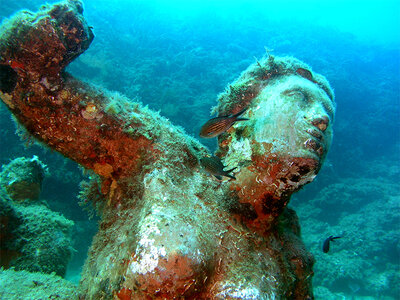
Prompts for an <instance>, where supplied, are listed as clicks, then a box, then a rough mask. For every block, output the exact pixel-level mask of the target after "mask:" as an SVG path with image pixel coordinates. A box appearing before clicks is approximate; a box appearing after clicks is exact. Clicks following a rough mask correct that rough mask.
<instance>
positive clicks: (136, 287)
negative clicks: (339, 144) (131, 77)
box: [0, 1, 334, 299]
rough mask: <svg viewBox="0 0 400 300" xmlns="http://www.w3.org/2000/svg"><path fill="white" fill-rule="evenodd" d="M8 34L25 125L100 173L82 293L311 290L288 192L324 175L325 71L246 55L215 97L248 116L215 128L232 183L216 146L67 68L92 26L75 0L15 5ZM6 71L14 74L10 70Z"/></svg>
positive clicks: (6, 98) (252, 294) (158, 295)
mask: <svg viewBox="0 0 400 300" xmlns="http://www.w3.org/2000/svg"><path fill="white" fill-rule="evenodd" d="M1 32H2V35H1V36H0V57H1V61H0V66H1V68H0V72H1V74H0V81H1V83H0V87H1V89H0V90H1V92H0V97H1V99H2V100H3V102H4V103H5V104H6V105H7V106H8V108H9V109H10V111H11V113H12V114H13V115H14V116H15V117H16V119H17V120H18V122H19V123H20V124H22V125H23V126H24V127H25V128H26V129H27V131H28V132H29V133H30V134H31V135H32V136H34V137H35V138H36V139H38V140H39V141H41V142H42V143H43V144H46V145H47V146H49V147H51V148H52V149H55V150H57V151H59V152H60V153H62V154H63V155H65V156H66V157H68V158H70V159H72V160H74V161H76V162H77V163H79V164H80V165H82V166H83V167H85V168H86V169H88V170H92V172H93V176H92V180H91V181H90V182H89V183H86V184H85V188H84V190H83V191H82V197H85V198H86V200H90V201H92V202H93V203H94V205H95V207H96V208H97V210H98V212H99V214H100V215H101V223H100V226H99V232H98V233H97V234H96V236H95V238H94V240H93V244H92V247H91V249H90V251H89V256H88V259H87V261H86V264H85V266H84V271H83V274H82V279H81V283H80V294H81V297H82V298H83V299H113V298H114V299H173V298H185V299H232V298H238V297H240V298H241V299H263V298H290V299H311V298H312V297H313V296H312V288H311V278H312V264H313V258H312V256H311V255H310V254H309V253H308V252H307V251H306V250H305V248H304V245H303V243H302V241H301V238H300V229H299V225H298V220H297V217H296V214H295V213H294V211H292V210H290V209H288V208H286V205H287V203H288V202H289V199H290V196H291V194H292V193H293V192H295V191H296V190H298V189H299V188H300V187H301V186H303V185H304V184H306V183H308V182H310V181H312V179H313V178H314V177H315V176H316V174H317V172H318V170H319V168H320V166H321V164H322V162H323V159H324V157H325V155H326V152H327V150H328V148H329V145H330V141H331V137H332V131H331V123H332V120H333V114H334V104H333V95H332V91H331V89H330V87H329V84H328V83H327V81H326V80H325V79H324V78H323V77H322V76H321V75H318V74H316V73H313V74H312V79H313V81H315V82H313V81H310V80H308V79H307V78H304V77H303V76H301V74H300V75H299V74H298V72H297V73H296V70H298V69H299V68H304V69H307V70H309V67H308V66H306V65H305V64H304V63H302V62H300V61H298V60H296V59H294V58H274V57H272V56H270V57H268V58H265V59H263V60H261V61H259V62H257V63H256V64H253V65H251V66H250V67H249V68H248V70H246V71H245V72H244V73H243V74H242V75H241V77H240V78H239V79H238V80H237V81H236V82H234V83H233V84H232V85H231V86H230V89H229V90H228V91H227V92H226V93H224V94H223V95H222V96H221V97H220V99H219V105H218V107H217V112H218V115H222V116H223V115H230V114H232V113H233V114H234V113H235V112H237V111H239V110H240V109H241V108H243V107H246V108H247V107H248V109H247V111H246V118H248V119H249V120H248V121H246V122H238V123H237V124H236V125H235V126H233V127H231V128H230V129H229V130H228V131H226V132H224V133H222V134H221V135H220V136H219V144H220V149H219V153H218V156H219V157H221V158H222V161H223V164H224V166H227V168H233V167H238V168H237V170H236V171H237V172H236V171H235V177H236V178H237V180H236V181H223V182H218V181H216V180H214V179H213V178H211V177H209V176H207V175H206V174H204V173H203V172H202V171H201V168H200V165H199V160H200V158H201V157H203V156H206V155H209V154H208V153H207V150H206V149H205V148H204V147H203V146H202V145H201V144H200V143H199V142H198V141H196V140H195V139H193V138H191V137H189V136H187V135H186V134H185V133H184V132H182V130H180V129H178V128H176V127H174V126H173V125H172V124H171V123H170V122H169V121H167V120H166V119H165V118H162V117H161V116H159V115H158V114H157V113H155V112H152V111H150V110H148V109H147V108H145V107H143V106H142V105H140V104H139V103H135V102H132V101H130V100H128V99H126V98H124V97H123V96H118V95H116V94H115V93H114V94H111V93H109V92H107V91H105V90H99V89H95V88H93V87H90V86H89V85H87V84H84V83H82V82H80V81H78V80H76V79H74V78H73V77H71V76H70V75H68V74H66V73H65V72H64V68H65V67H66V66H67V65H68V64H69V63H70V62H71V61H72V60H73V59H74V58H76V57H77V56H78V55H79V54H81V53H82V52H83V51H84V50H86V49H87V48H88V47H89V45H90V42H91V40H92V39H93V35H92V33H91V30H90V28H89V27H88V26H87V24H86V22H85V20H84V19H83V17H82V5H81V3H80V2H79V1H67V2H62V3H60V4H56V5H53V6H49V7H47V8H46V9H43V10H42V11H40V12H39V13H37V14H31V13H26V12H25V13H20V14H19V15H17V16H16V17H14V18H13V19H11V20H9V21H8V22H6V24H4V25H3V27H2V29H1ZM6 74H13V75H11V76H12V78H11V80H6V79H4V78H9V77H7V76H5V75H6Z"/></svg>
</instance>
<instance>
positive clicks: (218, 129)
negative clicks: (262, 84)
mask: <svg viewBox="0 0 400 300" xmlns="http://www.w3.org/2000/svg"><path fill="white" fill-rule="evenodd" d="M246 110H247V107H246V108H244V109H242V110H241V111H239V112H238V113H236V114H234V115H227V116H221V117H216V118H213V119H211V120H208V121H207V122H206V123H205V124H204V125H203V126H202V127H201V130H200V136H201V137H202V138H206V139H207V138H213V137H216V136H218V135H220V134H222V133H224V132H225V131H227V130H228V129H229V128H231V126H232V125H233V123H235V122H237V121H246V120H248V119H246V118H239V116H240V115H241V114H243V113H244V112H245V111H246Z"/></svg>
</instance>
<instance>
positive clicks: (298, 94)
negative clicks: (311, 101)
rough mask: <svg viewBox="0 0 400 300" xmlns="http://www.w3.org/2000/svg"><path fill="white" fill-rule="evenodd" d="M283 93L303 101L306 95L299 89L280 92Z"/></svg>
mask: <svg viewBox="0 0 400 300" xmlns="http://www.w3.org/2000/svg"><path fill="white" fill-rule="evenodd" d="M282 94H283V95H285V96H287V97H290V98H292V99H293V100H295V101H305V100H307V96H306V94H305V93H304V92H303V91H300V90H287V91H285V92H283V93H282Z"/></svg>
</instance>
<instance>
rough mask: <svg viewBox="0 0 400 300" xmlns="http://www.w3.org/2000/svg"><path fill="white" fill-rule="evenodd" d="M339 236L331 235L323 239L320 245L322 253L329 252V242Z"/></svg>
mask: <svg viewBox="0 0 400 300" xmlns="http://www.w3.org/2000/svg"><path fill="white" fill-rule="evenodd" d="M340 238H341V236H333V235H331V236H330V237H328V238H327V239H326V240H325V241H324V245H323V246H322V251H324V253H328V252H329V243H330V242H331V241H333V240H335V239H340Z"/></svg>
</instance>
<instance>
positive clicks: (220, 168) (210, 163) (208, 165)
mask: <svg viewBox="0 0 400 300" xmlns="http://www.w3.org/2000/svg"><path fill="white" fill-rule="evenodd" d="M200 164H201V165H202V166H203V168H204V169H205V170H206V171H207V172H209V173H210V174H212V175H214V176H215V177H216V178H217V179H219V180H222V176H225V177H229V178H232V179H236V178H235V176H233V175H230V174H229V173H230V172H232V171H233V170H235V169H236V168H233V169H230V170H228V171H224V168H225V166H224V165H223V164H222V162H221V159H220V158H219V157H217V156H211V157H203V158H201V159H200Z"/></svg>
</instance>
